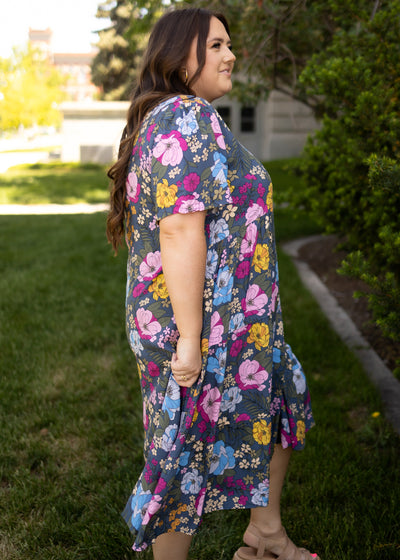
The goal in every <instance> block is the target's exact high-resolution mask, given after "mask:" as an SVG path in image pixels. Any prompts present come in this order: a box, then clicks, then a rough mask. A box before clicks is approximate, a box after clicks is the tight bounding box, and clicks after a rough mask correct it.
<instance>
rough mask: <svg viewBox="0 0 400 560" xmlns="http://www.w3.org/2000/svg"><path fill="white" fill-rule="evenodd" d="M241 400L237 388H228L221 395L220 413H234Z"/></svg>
mask: <svg viewBox="0 0 400 560" xmlns="http://www.w3.org/2000/svg"><path fill="white" fill-rule="evenodd" d="M242 399H243V397H242V395H241V391H240V389H239V387H230V388H229V389H226V390H225V391H224V392H223V393H222V400H221V412H234V411H235V408H236V405H237V404H239V403H240V402H241V400H242Z"/></svg>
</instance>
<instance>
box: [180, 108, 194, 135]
mask: <svg viewBox="0 0 400 560" xmlns="http://www.w3.org/2000/svg"><path fill="white" fill-rule="evenodd" d="M176 124H177V125H178V130H179V132H180V133H181V134H182V135H184V136H188V135H189V134H195V133H196V132H197V131H198V130H199V124H198V122H197V119H196V115H195V114H194V111H193V109H191V110H190V111H189V112H188V113H183V116H182V117H178V118H177V119H176Z"/></svg>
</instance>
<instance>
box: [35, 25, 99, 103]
mask: <svg viewBox="0 0 400 560" xmlns="http://www.w3.org/2000/svg"><path fill="white" fill-rule="evenodd" d="M52 35H53V32H52V30H51V29H50V28H47V29H32V28H30V29H29V43H30V44H31V45H32V46H33V47H37V48H38V49H40V50H41V51H42V52H43V54H44V56H46V58H48V59H49V60H50V62H51V63H52V64H53V65H54V66H55V67H56V68H57V69H58V70H59V72H60V73H61V74H62V75H64V76H66V77H67V82H66V85H65V86H64V89H65V91H66V94H67V98H68V100H69V101H91V100H93V99H94V98H95V97H96V94H97V93H98V88H97V87H96V86H95V85H94V84H93V83H92V78H91V71H90V65H91V62H92V60H93V58H94V56H95V55H96V51H92V52H90V53H54V52H53V50H52V46H51V40H52Z"/></svg>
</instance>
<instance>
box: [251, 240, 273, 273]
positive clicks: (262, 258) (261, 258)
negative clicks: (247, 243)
mask: <svg viewBox="0 0 400 560" xmlns="http://www.w3.org/2000/svg"><path fill="white" fill-rule="evenodd" d="M268 265H269V249H268V245H261V244H260V243H258V244H257V245H256V250H255V251H254V256H253V266H254V269H255V271H256V272H261V271H262V270H267V268H268Z"/></svg>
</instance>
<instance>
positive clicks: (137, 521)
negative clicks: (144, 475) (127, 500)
mask: <svg viewBox="0 0 400 560" xmlns="http://www.w3.org/2000/svg"><path fill="white" fill-rule="evenodd" d="M151 498H152V494H151V492H150V490H146V492H143V488H142V485H141V484H139V486H138V487H137V489H136V494H135V495H134V496H133V497H132V500H131V509H132V517H131V523H132V525H133V527H135V529H139V528H140V526H141V524H142V519H143V515H144V514H145V513H146V509H147V507H148V504H149V502H150V500H151Z"/></svg>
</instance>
